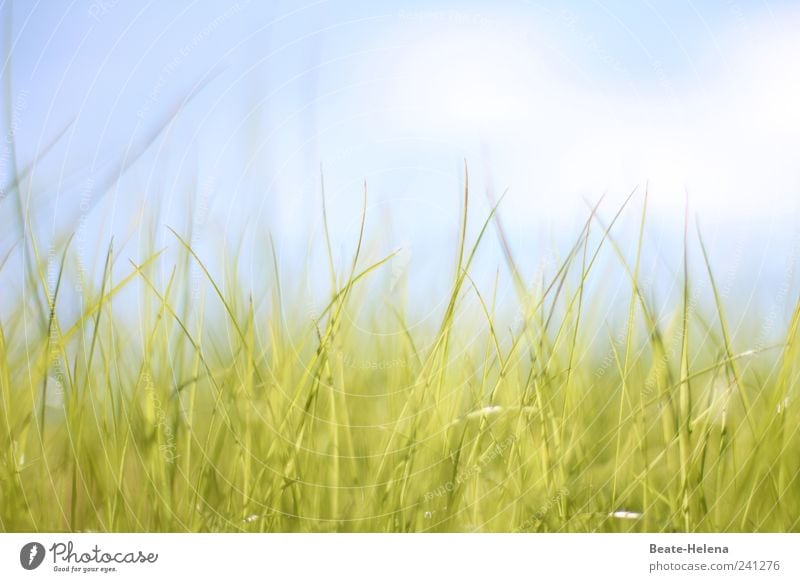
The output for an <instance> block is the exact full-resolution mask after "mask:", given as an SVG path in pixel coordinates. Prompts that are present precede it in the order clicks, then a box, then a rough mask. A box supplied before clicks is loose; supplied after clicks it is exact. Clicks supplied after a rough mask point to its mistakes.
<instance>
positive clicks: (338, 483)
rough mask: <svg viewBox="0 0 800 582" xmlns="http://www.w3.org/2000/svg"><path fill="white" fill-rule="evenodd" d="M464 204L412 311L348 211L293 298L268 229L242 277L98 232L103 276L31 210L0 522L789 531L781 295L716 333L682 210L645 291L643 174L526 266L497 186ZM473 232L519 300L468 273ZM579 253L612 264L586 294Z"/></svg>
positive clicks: (797, 514) (12, 357) (5, 381)
mask: <svg viewBox="0 0 800 582" xmlns="http://www.w3.org/2000/svg"><path fill="white" fill-rule="evenodd" d="M365 196H366V194H365ZM461 206H462V209H463V214H462V216H461V217H460V220H459V222H460V225H461V228H460V232H459V233H457V235H458V236H457V239H456V240H457V245H456V246H457V252H456V253H454V256H453V258H452V264H451V265H450V266H448V269H450V271H451V272H452V277H451V284H450V290H449V293H448V294H447V295H446V296H445V297H444V298H443V299H442V298H437V299H436V300H437V301H440V300H441V301H440V302H441V305H442V307H441V309H439V310H436V311H435V312H434V313H435V317H434V316H431V317H428V318H426V319H425V320H424V322H423V323H422V324H414V325H412V324H411V323H409V321H410V317H411V316H410V315H409V307H408V304H409V302H408V298H407V297H404V293H405V292H406V291H405V289H404V286H403V285H402V284H395V283H392V285H389V286H387V280H388V279H390V274H389V273H388V271H391V264H392V260H393V259H394V258H395V256H396V255H394V254H390V255H387V256H384V257H382V258H378V259H377V260H372V259H371V258H369V259H368V258H367V255H368V253H366V252H365V247H366V246H367V245H368V241H369V240H371V238H374V237H375V236H378V234H377V233H376V232H375V231H374V230H373V229H371V228H370V222H369V220H368V218H369V217H368V216H367V214H366V212H364V213H362V215H361V217H360V230H359V235H358V237H357V238H355V239H354V240H353V241H352V251H351V253H350V258H349V260H348V262H347V263H346V264H344V265H341V264H338V262H337V261H335V260H334V258H333V253H332V252H331V245H330V241H329V240H328V242H327V244H326V247H327V248H326V254H327V256H328V257H329V260H328V265H327V271H328V276H326V277H324V278H320V280H315V281H314V283H315V286H316V288H317V289H319V288H322V289H327V291H325V292H324V293H322V296H323V298H324V301H323V303H321V304H319V305H316V304H315V306H314V307H313V308H310V307H309V305H310V303H309V301H308V300H307V299H306V298H304V297H303V295H302V293H301V292H300V291H298V289H297V287H296V285H295V284H294V283H293V282H292V281H291V280H290V279H291V277H289V275H288V274H285V273H282V272H281V270H280V268H279V264H280V263H279V261H278V260H277V258H276V256H275V254H276V251H275V247H274V246H272V247H269V246H266V247H264V248H263V249H261V250H260V251H259V253H260V254H261V255H263V256H262V257H261V259H262V262H263V265H264V271H265V279H266V280H267V284H266V285H265V286H264V288H263V289H261V290H260V292H259V293H256V294H254V293H253V290H252V287H251V286H250V285H248V284H245V283H244V282H242V281H241V280H239V279H238V274H237V272H236V269H235V268H229V269H227V270H225V269H223V270H220V269H217V268H215V267H212V266H211V265H210V263H208V257H204V256H201V254H200V253H199V252H197V251H196V250H195V249H194V248H193V245H192V244H191V242H190V241H191V240H192V236H191V233H186V232H180V231H179V230H178V229H176V230H173V231H171V232H170V233H169V236H168V238H169V240H170V244H169V248H168V249H156V248H154V249H152V252H150V253H148V254H147V255H146V256H144V257H141V258H140V259H138V260H132V259H131V253H129V252H128V251H127V249H126V250H122V251H120V250H118V248H117V244H118V243H117V244H115V243H114V242H113V241H107V243H108V246H107V251H106V252H104V253H103V254H104V256H105V262H104V264H103V265H100V266H101V267H102V268H101V269H97V272H98V273H99V275H98V276H95V275H93V273H94V272H95V271H94V270H91V269H90V270H87V269H85V268H84V269H81V268H79V265H78V261H77V259H76V257H75V251H74V247H73V246H71V241H70V239H64V240H62V241H61V242H59V243H58V244H57V245H56V246H52V247H50V248H48V249H46V250H45V249H43V248H40V246H39V244H38V243H37V240H36V239H35V238H34V237H33V235H32V234H31V232H30V231H28V233H27V235H26V238H25V239H24V240H21V241H20V242H19V243H18V245H17V246H16V247H15V248H14V249H12V252H10V253H9V255H8V256H6V257H5V259H4V260H3V262H2V264H0V265H1V266H0V268H2V269H11V268H17V267H18V265H20V264H22V262H21V261H18V260H16V259H15V258H12V257H16V256H17V255H16V254H14V253H24V255H25V257H26V262H25V263H24V264H25V265H27V266H26V267H25V268H24V269H23V270H22V272H21V273H20V275H19V279H20V281H22V282H23V284H22V288H24V289H25V293H24V294H20V296H19V297H13V298H11V299H12V304H13V305H15V306H16V307H15V308H14V309H10V310H8V311H7V314H6V315H4V316H3V318H2V321H0V407H2V412H1V413H0V456H1V457H2V462H1V463H0V530H2V531H5V532H19V531H100V532H161V531H175V532H184V531H189V532H223V531H224V532H238V531H250V532H299V531H303V532H334V531H337V532H349V531H368V532H472V531H478V532H488V531H493V532H494V531H498V532H609V531H611V532H617V531H625V532H627V531H637V532H645V531H646V532H662V531H668V532H671V531H692V532H696V531H706V532H737V531H747V532H750V531H758V532H762V531H770V532H789V531H792V532H797V531H800V482H799V481H798V474H800V436H799V435H798V426H799V425H800V407H799V406H798V399H797V384H798V374H799V373H800V357H799V355H798V345H797V337H798V323H799V322H800V304H798V308H796V309H795V310H794V312H793V315H792V317H791V318H790V319H788V320H786V321H776V322H775V325H776V326H777V327H778V328H779V330H777V331H776V333H775V334H774V335H775V336H776V337H777V338H778V339H777V341H775V342H774V343H770V344H769V345H759V344H758V343H757V342H756V341H755V340H754V339H753V341H751V342H750V343H749V344H748V338H752V337H754V336H748V335H746V334H738V335H737V334H734V333H733V331H732V330H731V329H730V325H729V323H728V322H729V318H728V315H727V314H726V302H725V297H724V295H725V294H724V293H723V292H722V290H721V289H720V286H719V284H718V283H717V279H716V278H715V272H714V268H713V265H714V261H713V257H711V256H709V253H708V251H707V248H706V246H705V245H704V242H703V239H702V233H701V232H700V230H699V229H695V227H694V225H693V224H692V223H691V222H689V221H687V224H686V225H684V229H685V230H684V233H683V237H684V249H683V253H682V254H683V268H682V270H679V272H677V273H674V274H670V275H669V276H670V277H672V278H673V284H674V285H675V288H676V289H677V294H676V297H677V299H676V300H669V299H666V298H665V299H662V304H659V301H658V298H657V297H658V296H657V294H655V293H653V292H651V291H652V289H650V288H649V286H648V285H646V284H645V283H644V282H643V281H642V277H641V273H640V264H641V253H642V240H643V237H644V236H645V234H646V232H647V229H648V214H647V196H646V194H644V193H643V192H639V193H637V194H635V195H632V196H631V197H630V198H629V199H628V201H627V202H626V204H625V205H623V206H622V207H621V208H615V209H611V213H610V214H609V215H607V217H606V218H605V219H601V214H602V212H601V211H602V210H606V209H605V207H604V206H603V203H599V204H598V206H596V207H594V208H590V209H588V210H587V216H586V221H585V224H584V226H583V229H582V230H579V231H578V232H576V233H575V236H574V244H572V246H571V247H570V248H569V249H568V250H567V251H566V252H564V253H562V255H561V256H560V257H559V258H558V261H556V262H555V263H554V264H552V265H550V266H548V267H547V268H544V269H542V270H541V272H539V273H537V275H536V276H535V277H534V278H530V277H528V276H525V275H523V274H522V269H520V268H519V266H518V265H519V263H520V262H521V261H524V260H525V257H524V256H521V254H520V252H519V249H517V250H516V251H515V252H512V251H511V249H510V248H509V247H508V245H507V244H505V233H504V229H503V224H502V221H501V220H500V217H501V215H502V201H501V202H500V203H499V204H498V206H496V207H495V209H494V210H493V211H492V212H490V213H489V214H488V215H486V216H481V217H476V215H475V213H472V212H469V211H468V209H469V208H470V192H469V188H468V187H465V188H464V192H463V200H462V203H461ZM365 208H366V203H365ZM320 214H321V217H322V220H323V221H325V222H324V224H325V233H326V234H327V232H328V229H327V221H326V219H325V206H324V203H323V204H321V205H320ZM475 220H477V221H478V222H477V223H473V224H476V226H477V227H476V228H474V229H472V230H471V229H469V228H468V222H469V221H475ZM621 221H627V223H628V224H631V221H632V222H633V224H634V225H635V228H636V231H637V232H638V233H639V235H638V236H639V239H638V244H634V245H633V246H631V245H628V246H626V247H623V246H622V245H621V243H620V241H619V240H618V239H617V237H616V236H615V232H616V231H615V228H617V227H618V224H619V222H621ZM473 231H474V232H477V235H476V236H470V234H469V233H470V232H473ZM490 237H495V240H499V241H500V243H501V245H500V246H501V247H502V248H503V249H504V252H503V253H501V254H498V255H497V268H498V269H502V270H503V272H505V273H507V274H508V275H509V277H510V280H511V281H512V283H511V285H512V287H513V290H512V292H511V294H512V296H513V298H514V301H513V303H514V306H513V309H509V307H508V302H504V305H503V306H502V309H501V308H500V306H499V305H498V294H499V290H498V283H497V282H496V283H495V284H494V285H490V286H488V287H487V286H486V285H482V284H481V283H479V282H478V281H476V280H475V279H474V278H473V277H472V276H471V269H472V268H473V266H474V265H473V263H474V260H475V256H476V253H477V252H478V250H479V249H481V247H482V245H484V244H486V241H487V240H488V239H489V238H490ZM634 242H636V241H634ZM225 252H228V251H225ZM230 252H231V253H233V252H234V251H230ZM230 258H231V259H232V260H230V261H229V262H228V263H227V264H229V265H235V264H236V260H235V255H232V256H231V257H230ZM0 259H2V257H0ZM600 261H605V262H606V263H613V264H614V265H616V271H615V273H617V281H620V280H621V281H622V282H623V285H622V287H623V288H624V293H622V294H618V295H617V296H616V297H617V299H616V305H615V314H616V315H615V316H613V317H608V318H605V317H604V316H603V314H604V313H606V312H607V307H608V306H607V305H604V304H603V303H602V300H601V299H600V296H599V295H596V294H594V293H592V292H590V289H594V288H596V287H597V286H598V285H599V286H602V285H603V280H602V277H607V273H606V274H603V273H604V272H600V271H598V270H597V265H599V264H600ZM689 263H691V264H693V265H695V266H700V267H701V269H700V271H699V272H701V273H703V277H702V281H701V279H700V277H699V276H698V275H697V273H698V270H697V269H690V268H689V267H688V265H689ZM6 274H7V273H6ZM598 277H600V278H601V279H600V280H598ZM701 284H702V286H703V288H704V289H706V290H707V291H708V294H707V295H708V297H707V299H708V301H698V300H695V299H693V297H694V295H693V289H694V288H696V287H698V286H700V285H701ZM7 299H8V298H7ZM431 301H434V299H433V298H431ZM131 312H134V313H135V315H134V317H130V316H131ZM365 319H366V320H367V321H371V322H374V323H376V325H377V324H380V323H386V324H387V325H389V326H390V327H392V328H393V329H398V330H399V332H397V333H391V334H372V335H369V334H366V335H365V334H364V333H363V329H361V328H360V327H359V324H358V323H357V322H358V321H364V320H365ZM759 324H760V322H758V321H754V322H752V325H753V327H757V326H758V325H759Z"/></svg>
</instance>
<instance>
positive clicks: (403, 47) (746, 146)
mask: <svg viewBox="0 0 800 582" xmlns="http://www.w3.org/2000/svg"><path fill="white" fill-rule="evenodd" d="M2 15H3V21H4V27H3V42H4V47H5V54H6V57H7V58H6V59H5V62H4V66H3V79H4V85H5V88H4V93H3V101H4V108H3V110H4V112H5V115H4V124H3V128H4V129H3V132H4V134H5V136H6V139H5V140H4V141H3V143H2V144H0V145H2V146H3V148H4V150H3V155H2V162H3V163H2V164H1V165H0V178H2V179H0V187H3V193H2V198H0V233H2V234H0V256H4V255H5V254H6V253H7V252H8V249H10V248H12V245H14V244H15V242H16V241H17V240H18V238H19V232H18V229H19V224H20V221H19V220H18V216H19V209H18V208H17V207H16V206H15V196H14V195H13V193H11V192H9V191H8V188H7V185H8V184H9V182H10V179H11V177H12V176H13V175H14V172H13V166H12V160H13V159H14V157H15V158H16V161H17V167H18V168H27V167H30V168H31V172H30V173H29V174H28V175H27V176H26V180H25V181H24V184H23V188H22V192H23V208H22V212H23V213H24V214H25V215H26V216H27V217H28V220H29V221H30V224H31V225H32V228H33V229H34V230H35V232H36V233H37V236H38V237H39V238H40V240H41V241H43V242H45V243H47V242H48V241H57V240H60V237H63V236H64V234H65V233H70V232H77V233H78V236H77V237H76V239H77V243H78V244H77V245H76V247H77V249H78V252H79V253H81V254H82V256H84V257H85V258H84V261H85V263H86V264H87V265H98V264H102V255H103V253H104V250H103V249H104V248H105V245H106V244H107V241H108V240H109V239H110V237H111V236H112V235H113V236H114V237H115V241H117V245H122V246H121V247H119V246H118V248H122V249H125V250H126V252H128V250H127V249H128V248H129V249H130V250H129V252H130V254H131V255H132V256H135V255H137V253H142V252H144V249H145V248H146V247H147V246H148V244H149V243H151V242H152V241H151V240H148V239H149V238H151V237H152V233H155V236H156V237H157V238H158V243H164V244H166V243H167V242H168V241H170V236H171V235H170V234H169V232H168V231H166V229H165V228H163V225H165V224H169V225H171V226H174V227H176V228H177V229H178V230H180V231H181V232H184V233H187V236H189V234H188V233H190V235H191V240H192V243H193V245H195V246H196V247H197V248H198V249H199V250H201V251H203V253H204V256H206V255H208V256H209V257H211V256H213V255H214V254H215V252H217V251H218V250H219V249H221V248H222V249H233V250H236V257H237V261H239V262H240V263H241V265H242V268H243V269H244V270H245V271H246V272H247V273H248V274H249V276H250V277H251V278H253V279H257V278H258V277H261V276H263V275H264V272H265V270H266V269H265V267H264V264H265V259H264V257H263V254H264V253H263V249H264V248H265V247H264V245H265V244H266V241H267V240H268V238H269V237H270V236H272V237H273V240H275V241H276V245H277V247H278V250H279V255H280V257H281V260H282V262H283V263H284V266H285V267H286V268H287V269H290V270H294V271H296V272H297V273H298V276H300V273H305V275H304V276H306V277H310V278H311V279H312V280H314V279H316V278H317V277H318V269H319V268H321V267H320V265H321V264H322V263H321V260H322V255H321V253H320V252H319V251H320V248H321V247H320V244H321V240H322V239H321V233H322V229H321V210H320V208H321V205H320V190H321V182H322V181H323V178H324V186H325V192H326V197H327V201H328V206H327V208H328V212H329V218H330V226H331V236H332V238H333V241H334V247H335V250H336V254H337V259H338V260H339V261H340V262H341V263H342V264H346V262H347V260H348V257H349V254H350V253H352V249H353V246H354V239H355V237H356V235H357V229H358V225H359V219H360V208H361V204H362V197H363V190H364V184H365V183H366V188H367V201H368V218H369V224H370V225H371V226H372V228H373V230H371V231H370V233H371V235H370V236H372V237H373V239H374V240H373V239H370V240H371V242H370V249H369V250H370V253H372V256H373V258H377V257H379V256H382V255H383V254H385V253H387V252H390V251H392V250H395V249H397V248H402V249H404V252H403V253H402V254H401V257H402V258H401V259H397V260H398V261H401V266H400V267H396V268H395V271H397V270H398V269H400V270H402V269H411V270H416V271H417V272H419V273H421V274H423V275H424V276H422V277H419V278H418V280H420V281H421V283H420V286H419V288H418V289H417V292H418V293H424V292H425V289H427V288H429V287H433V288H436V287H437V285H439V286H441V285H446V281H447V279H448V278H449V274H448V272H447V269H444V268H442V266H443V265H444V264H448V265H449V264H450V263H448V262H447V261H450V262H452V254H453V250H452V249H453V247H454V244H455V237H456V233H457V230H458V220H459V218H458V216H459V205H460V204H461V192H462V191H463V188H464V181H465V170H464V166H465V162H466V167H467V169H468V172H469V184H470V192H471V200H472V212H471V215H470V218H471V222H470V224H471V230H470V232H471V233H472V234H473V235H474V234H476V233H477V230H478V229H479V227H480V224H481V220H482V217H484V216H485V215H486V213H487V212H488V209H489V207H490V202H489V201H490V200H494V199H497V197H499V196H500V194H501V193H503V192H504V191H506V190H507V194H506V196H505V198H504V199H503V203H502V205H501V210H500V213H501V217H502V219H503V221H504V223H505V225H506V228H507V229H508V232H509V238H510V239H511V242H512V246H513V247H514V249H515V251H516V253H517V255H518V256H519V257H521V263H523V266H524V268H525V269H526V270H527V272H533V271H534V270H535V269H537V268H538V267H539V266H540V265H541V264H542V263H546V262H547V261H548V260H550V259H549V258H548V257H550V256H551V255H552V253H553V252H554V251H555V252H558V251H559V250H562V251H563V249H564V248H566V246H567V245H568V244H569V243H570V242H571V241H572V240H574V238H575V236H576V235H577V232H578V230H579V229H580V227H581V226H582V224H583V221H584V220H585V219H586V215H587V212H588V205H590V204H593V203H594V202H596V201H597V200H598V199H599V198H600V197H601V196H603V195H605V198H604V206H603V207H602V208H603V211H602V212H603V214H604V216H605V217H606V218H608V217H610V216H611V215H613V213H614V211H615V210H616V208H617V205H618V204H620V203H621V201H622V200H623V199H624V198H625V196H627V195H628V194H629V193H630V192H631V191H633V190H634V189H636V191H637V192H638V193H639V197H637V198H635V199H634V204H633V206H634V207H635V208H634V209H633V210H632V213H631V216H630V217H629V220H627V221H626V223H625V224H623V225H622V226H621V227H620V236H621V241H622V243H623V246H628V247H629V246H631V245H632V244H633V240H634V238H633V233H635V231H636V228H637V226H638V224H637V223H638V220H637V217H636V213H637V212H638V208H639V206H640V205H641V202H642V199H641V194H642V193H643V192H644V191H647V193H648V208H649V212H650V215H649V216H650V223H651V226H650V228H649V230H648V240H647V245H648V249H649V250H650V251H651V253H652V257H653V258H652V261H653V268H654V269H655V265H656V264H657V263H658V264H662V263H663V264H664V265H667V267H668V268H671V269H673V270H676V269H677V265H678V261H679V259H680V255H681V246H680V244H681V243H680V241H681V238H682V236H683V222H684V216H685V215H686V208H687V204H688V208H689V214H690V216H691V219H692V222H693V223H694V222H697V223H699V224H700V225H701V226H702V228H703V231H704V233H705V235H706V240H707V241H708V243H709V246H710V249H711V255H712V257H713V258H714V259H715V264H717V265H719V269H720V270H721V271H722V272H723V273H730V279H731V285H734V286H735V288H736V289H737V290H738V291H737V294H738V296H739V297H740V298H741V299H742V301H745V302H749V301H750V298H751V297H753V296H758V295H759V294H761V295H763V294H767V295H769V296H770V297H772V300H773V302H774V301H776V300H777V299H776V292H775V289H776V288H779V286H780V285H783V284H784V283H785V282H786V281H788V283H787V285H788V286H789V287H790V288H791V289H795V288H796V282H797V277H796V273H795V272H794V271H793V270H791V269H790V265H791V264H793V261H794V260H795V259H796V258H797V257H800V240H799V239H798V234H797V231H798V229H797V228H796V224H797V222H798V219H800V164H798V161H800V108H798V106H797V103H800V58H798V56H800V37H798V36H797V34H796V31H797V30H799V29H800V7H798V6H797V4H796V3H793V2H790V1H776V0H770V1H752V2H743V1H741V0H739V1H734V0H731V1H720V2H702V3H700V2H690V1H681V0H677V1H651V2H646V1H643V2H623V1H615V2H609V1H603V2H601V1H581V2H577V1H576V2H527V1H504V2H492V3H488V2H463V1H459V2H455V1H432V2H431V1H428V2H421V1H411V2H386V1H376V2H371V3H364V2H357V1H349V0H330V1H315V2H288V1H278V2H269V3H262V2H249V1H247V0H240V1H239V2H237V3H225V4H222V3H216V2H200V1H197V2H129V1H126V0H90V1H73V2H68V1H60V2H41V1H39V2H13V3H12V2H8V1H6V2H5V3H4V4H3V7H2ZM56 138H58V139H56ZM54 140H55V142H54ZM11 142H13V145H14V151H13V156H12V152H11V149H10V145H9V144H10V143H11ZM52 144H54V145H52ZM51 145H52V147H51ZM42 152H46V155H42ZM150 216H157V217H158V220H157V224H156V226H155V227H153V228H152V229H151V228H150V227H149V226H148V225H149V223H148V220H149V217H150ZM172 240H173V242H174V239H172ZM119 241H122V242H119ZM125 245H128V246H127V247H126V246H125ZM309 249H310V250H309ZM209 260H210V261H213V259H212V258H209ZM501 260H502V259H501V255H500V253H499V248H498V247H497V244H496V242H491V243H489V244H488V246H487V249H486V252H485V253H483V254H482V255H481V256H480V257H479V261H478V263H477V264H476V269H477V270H478V271H479V272H480V271H482V272H484V273H485V274H486V276H487V277H489V276H490V275H491V273H492V272H494V269H495V268H496V267H497V265H498V263H500V262H501ZM787 269H789V270H787ZM753 273H757V274H758V276H755V277H754V276H752V274H753ZM787 273H788V274H787ZM10 284H13V281H12V282H11V283H10ZM785 295H791V293H788V294H787V293H784V294H783V295H782V296H780V297H779V299H780V301H782V302H785V303H786V304H787V305H788V304H789V299H788V298H787V297H785Z"/></svg>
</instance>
